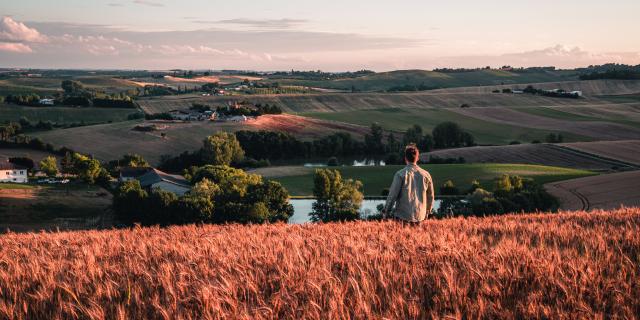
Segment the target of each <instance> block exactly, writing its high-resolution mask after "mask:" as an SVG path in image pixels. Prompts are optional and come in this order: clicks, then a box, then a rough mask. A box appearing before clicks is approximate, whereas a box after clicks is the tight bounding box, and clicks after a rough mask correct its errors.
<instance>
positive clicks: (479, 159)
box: [422, 142, 640, 171]
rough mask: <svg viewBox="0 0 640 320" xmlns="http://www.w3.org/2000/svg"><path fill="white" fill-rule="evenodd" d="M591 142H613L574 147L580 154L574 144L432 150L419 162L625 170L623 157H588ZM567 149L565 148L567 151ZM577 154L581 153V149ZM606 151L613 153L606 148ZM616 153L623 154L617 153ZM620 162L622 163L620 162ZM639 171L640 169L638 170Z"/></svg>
mask: <svg viewBox="0 0 640 320" xmlns="http://www.w3.org/2000/svg"><path fill="white" fill-rule="evenodd" d="M592 143H597V144H602V145H605V144H606V143H614V142H603V143H600V142H585V143H580V144H577V145H581V146H585V147H584V149H585V150H584V152H575V151H572V150H571V149H570V148H572V147H573V145H574V144H571V143H569V144H563V145H562V146H566V147H564V148H563V147H561V146H556V145H552V144H546V143H544V144H519V145H507V146H477V147H470V148H458V149H445V150H436V151H432V152H429V153H426V154H423V156H422V159H423V160H427V159H428V158H429V157H430V156H435V157H439V158H459V157H463V158H464V159H465V161H466V162H468V163H523V164H540V165H547V166H558V167H566V168H576V169H590V170H605V171H606V170H611V169H612V168H614V167H617V168H627V167H629V163H627V161H626V159H627V157H626V156H625V157H617V156H615V154H614V153H615V152H613V151H612V152H609V153H604V152H603V153H601V154H599V155H598V156H593V155H590V154H589V153H588V152H589V151H588V149H593V148H590V147H588V146H590V145H591V144H592ZM567 147H568V148H567ZM577 149H579V151H582V149H580V148H577ZM609 149H610V150H616V149H615V147H610V148H609ZM618 154H622V155H626V153H625V152H623V151H620V152H618ZM621 161H622V162H621ZM638 168H640V167H638Z"/></svg>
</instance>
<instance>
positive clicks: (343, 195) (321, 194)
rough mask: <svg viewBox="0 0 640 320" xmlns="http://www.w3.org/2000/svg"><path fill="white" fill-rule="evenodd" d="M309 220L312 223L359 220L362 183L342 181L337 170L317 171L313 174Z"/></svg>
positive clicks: (362, 197)
mask: <svg viewBox="0 0 640 320" xmlns="http://www.w3.org/2000/svg"><path fill="white" fill-rule="evenodd" d="M313 182H314V187H313V195H314V196H315V198H316V202H314V203H313V205H312V208H313V211H312V212H311V219H312V220H313V221H323V222H329V221H345V220H356V219H358V218H360V206H361V205H362V201H363V199H364V195H363V194H362V192H361V191H360V190H361V189H362V183H361V182H360V181H357V180H356V181H354V180H351V179H348V180H343V179H342V176H341V174H340V172H339V171H338V170H328V169H318V170H316V172H315V175H314V178H313Z"/></svg>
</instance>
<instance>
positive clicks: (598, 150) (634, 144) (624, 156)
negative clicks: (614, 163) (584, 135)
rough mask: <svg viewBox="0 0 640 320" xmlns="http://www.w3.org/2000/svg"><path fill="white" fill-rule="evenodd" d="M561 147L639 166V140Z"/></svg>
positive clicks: (576, 144)
mask: <svg viewBox="0 0 640 320" xmlns="http://www.w3.org/2000/svg"><path fill="white" fill-rule="evenodd" d="M563 146H565V147H568V148H571V149H576V150H579V151H583V152H588V153H592V154H595V155H598V156H602V157H606V158H610V159H617V160H620V161H624V162H627V163H633V164H637V165H640V140H628V141H598V142H588V143H565V144H563Z"/></svg>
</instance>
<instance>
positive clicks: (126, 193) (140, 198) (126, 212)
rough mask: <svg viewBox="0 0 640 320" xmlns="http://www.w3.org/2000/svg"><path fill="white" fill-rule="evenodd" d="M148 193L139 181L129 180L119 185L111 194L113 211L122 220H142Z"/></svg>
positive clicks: (130, 221)
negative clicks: (112, 194)
mask: <svg viewBox="0 0 640 320" xmlns="http://www.w3.org/2000/svg"><path fill="white" fill-rule="evenodd" d="M148 197H149V195H148V193H147V192H146V191H145V190H143V189H142V187H140V181H138V180H135V179H134V180H129V181H126V182H124V183H122V184H121V185H120V187H118V189H116V192H115V194H114V196H113V211H114V213H115V215H116V217H117V218H118V219H119V220H121V221H122V222H126V223H133V222H142V220H143V217H144V212H145V211H146V210H147V209H148V208H147V201H146V200H147V198H148Z"/></svg>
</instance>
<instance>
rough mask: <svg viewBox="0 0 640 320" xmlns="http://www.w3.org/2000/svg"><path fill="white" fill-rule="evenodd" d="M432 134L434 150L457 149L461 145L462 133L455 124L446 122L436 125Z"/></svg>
mask: <svg viewBox="0 0 640 320" xmlns="http://www.w3.org/2000/svg"><path fill="white" fill-rule="evenodd" d="M432 134H433V140H434V143H435V147H436V148H458V147H461V146H462V145H463V141H464V137H463V131H462V129H461V128H460V126H459V125H458V124H457V123H455V122H450V121H447V122H443V123H441V124H439V125H437V126H436V127H435V128H433V132H432Z"/></svg>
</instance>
